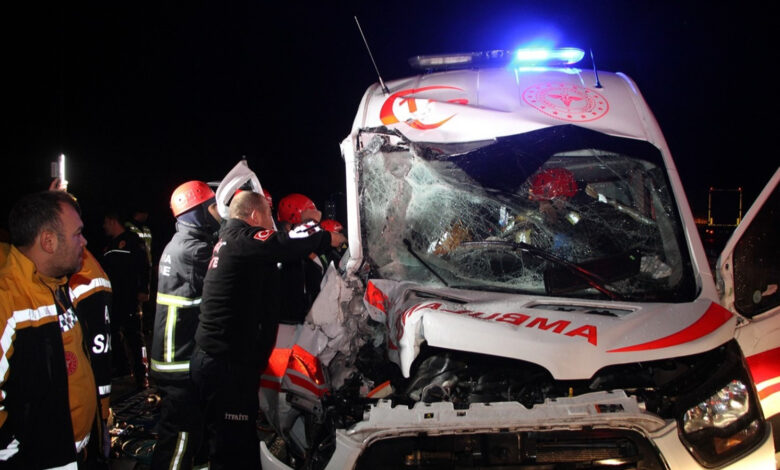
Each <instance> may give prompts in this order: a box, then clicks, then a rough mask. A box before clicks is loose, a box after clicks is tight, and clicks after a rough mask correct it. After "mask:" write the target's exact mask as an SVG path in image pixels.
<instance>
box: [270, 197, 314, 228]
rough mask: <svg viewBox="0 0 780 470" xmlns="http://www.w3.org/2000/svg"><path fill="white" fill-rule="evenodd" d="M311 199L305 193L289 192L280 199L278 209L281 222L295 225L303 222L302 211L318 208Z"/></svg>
mask: <svg viewBox="0 0 780 470" xmlns="http://www.w3.org/2000/svg"><path fill="white" fill-rule="evenodd" d="M316 209H317V206H315V205H314V203H313V202H312V200H311V199H309V198H308V197H306V196H304V195H303V194H297V193H293V194H288V195H287V196H285V197H283V198H282V200H281V201H279V207H278V208H277V211H278V213H279V220H280V221H281V222H288V223H291V224H293V225H297V224H300V223H301V212H303V211H305V210H316Z"/></svg>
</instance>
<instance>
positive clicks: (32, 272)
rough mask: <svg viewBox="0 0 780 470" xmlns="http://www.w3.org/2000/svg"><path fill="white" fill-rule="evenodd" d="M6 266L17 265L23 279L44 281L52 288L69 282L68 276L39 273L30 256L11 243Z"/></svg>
mask: <svg viewBox="0 0 780 470" xmlns="http://www.w3.org/2000/svg"><path fill="white" fill-rule="evenodd" d="M6 266H7V267H11V268H13V267H14V266H16V267H17V268H18V269H19V271H20V272H21V273H22V277H23V279H25V280H30V281H32V282H36V281H37V282H40V283H43V284H45V285H47V286H49V287H50V288H52V289H56V288H57V287H59V286H61V285H63V284H65V283H66V282H68V278H67V277H66V276H62V277H58V278H55V277H49V276H44V275H43V274H41V273H39V272H38V269H37V268H36V267H35V263H33V262H32V260H31V259H30V258H28V257H27V256H25V255H24V253H22V252H21V251H19V249H18V248H16V247H15V246H13V245H11V251H9V253H8V262H7V264H6Z"/></svg>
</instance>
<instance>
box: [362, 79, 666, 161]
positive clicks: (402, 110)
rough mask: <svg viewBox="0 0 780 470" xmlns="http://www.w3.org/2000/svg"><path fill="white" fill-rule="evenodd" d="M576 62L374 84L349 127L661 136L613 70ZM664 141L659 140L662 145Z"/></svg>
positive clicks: (443, 135) (418, 133)
mask: <svg viewBox="0 0 780 470" xmlns="http://www.w3.org/2000/svg"><path fill="white" fill-rule="evenodd" d="M598 82H599V84H600V86H597V77H596V74H595V73H594V72H593V71H592V70H583V69H575V68H527V69H522V68H515V69H512V68H507V67H503V68H484V69H476V70H451V71H444V72H435V73H428V74H421V75H416V76H412V77H408V78H404V79H400V80H394V81H390V82H388V83H387V88H388V93H385V92H383V90H382V89H381V87H380V86H379V85H378V84H375V85H374V86H372V87H370V88H369V89H368V91H367V92H366V94H365V96H364V97H363V102H362V104H361V108H360V110H361V111H360V112H359V113H358V115H357V117H356V119H355V122H354V126H353V129H355V130H357V129H359V128H372V127H379V126H387V127H390V128H393V129H395V130H397V131H399V132H401V133H403V134H404V135H405V136H406V137H407V138H409V139H410V140H413V141H423V142H468V141H478V140H487V139H492V138H495V137H500V136H506V135H514V134H520V133H524V132H529V131H532V130H537V129H541V128H545V127H551V126H558V125H564V124H573V125H577V126H582V127H586V128H589V129H593V130H596V131H599V132H603V133H606V134H610V135H616V136H621V137H629V138H635V139H640V140H647V141H649V142H651V143H656V144H658V143H660V142H661V141H662V140H663V137H662V135H661V133H660V130H659V129H658V125H657V123H656V121H655V118H654V117H653V116H652V113H651V112H650V110H649V108H648V107H647V105H646V104H645V101H644V99H643V98H642V96H641V94H640V92H639V91H638V89H637V87H636V85H635V84H634V82H633V81H632V80H631V79H630V78H628V77H627V76H625V75H624V74H620V73H609V72H599V73H598ZM664 145H665V144H662V145H659V146H664Z"/></svg>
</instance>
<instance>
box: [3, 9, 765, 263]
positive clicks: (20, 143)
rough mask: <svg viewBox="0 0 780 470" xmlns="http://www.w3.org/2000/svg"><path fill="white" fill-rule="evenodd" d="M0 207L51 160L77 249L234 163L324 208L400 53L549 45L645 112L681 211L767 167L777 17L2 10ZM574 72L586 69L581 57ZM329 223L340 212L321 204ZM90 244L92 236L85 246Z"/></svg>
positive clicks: (755, 184)
mask: <svg viewBox="0 0 780 470" xmlns="http://www.w3.org/2000/svg"><path fill="white" fill-rule="evenodd" d="M2 9H3V13H2V15H0V18H1V19H0V21H1V24H0V27H1V28H2V38H3V44H4V46H3V51H4V53H3V56H2V58H1V59H0V60H2V63H3V67H2V75H3V78H4V80H3V81H4V82H5V85H4V93H3V100H2V102H3V104H2V111H3V112H2V115H3V123H2V127H3V130H4V132H3V134H4V137H3V138H2V139H1V140H0V155H2V161H3V166H4V169H3V175H4V177H3V184H2V185H1V186H2V195H0V201H2V210H1V211H0V217H1V218H0V226H1V225H5V221H6V219H7V212H8V209H9V207H10V205H11V204H12V203H13V201H15V200H16V199H17V198H18V197H19V196H20V195H22V194H24V193H26V192H31V191H34V190H38V189H45V188H46V187H47V186H48V183H49V181H50V162H51V161H53V160H55V159H56V157H57V156H58V155H59V154H60V153H65V154H66V155H67V157H68V172H69V176H68V179H69V181H70V188H69V189H70V191H71V192H72V193H74V194H75V195H76V196H77V197H78V198H79V200H80V202H81V204H82V206H83V210H84V219H85V222H86V224H87V229H86V231H87V236H88V239H89V240H90V242H91V248H92V249H93V250H94V251H99V249H100V247H102V243H103V239H102V230H101V229H100V225H101V222H102V214H103V211H104V210H105V209H106V208H108V207H118V208H120V209H122V208H129V207H131V206H135V205H138V206H141V207H146V208H147V209H148V210H149V211H150V213H151V219H150V225H151V227H152V229H153V231H154V233H155V239H156V247H157V250H159V249H161V247H162V246H164V244H165V243H166V242H167V241H168V239H169V238H170V235H171V233H172V231H173V218H172V216H171V215H170V211H169V208H168V201H169V198H170V194H171V191H172V190H173V189H174V188H175V187H176V186H177V185H179V184H180V183H182V182H184V181H187V180H190V179H201V180H207V181H209V180H218V179H220V178H221V177H222V176H224V174H225V173H226V172H227V171H228V170H229V169H230V168H232V167H233V165H234V164H235V163H236V162H237V161H238V160H239V159H240V158H241V157H242V156H246V158H247V160H248V163H249V165H250V167H251V168H252V169H253V170H255V172H256V173H257V174H258V176H259V177H260V180H261V182H262V184H263V185H264V187H266V188H267V189H268V190H270V191H271V193H272V194H273V195H274V198H275V200H276V201H278V200H279V199H280V198H281V197H282V196H284V195H285V194H288V193H290V192H302V193H305V194H307V195H309V196H310V197H311V198H312V199H314V200H315V202H317V203H318V205H319V206H320V207H321V208H322V206H323V204H324V201H325V199H326V198H328V197H329V196H333V195H335V197H336V198H339V197H341V196H340V195H339V193H343V191H344V173H343V169H344V167H343V162H342V160H341V157H340V153H339V148H338V144H339V142H340V141H341V140H342V139H343V138H344V137H346V136H347V134H348V133H349V131H350V128H351V125H352V120H353V118H354V116H355V113H356V111H357V106H358V104H359V101H360V98H361V96H362V94H363V93H364V91H365V90H366V88H367V87H368V86H369V85H371V84H372V83H373V82H375V81H376V75H375V73H374V70H373V67H372V65H371V62H370V59H369V57H368V54H367V53H366V51H365V48H364V46H363V43H362V40H361V38H360V35H359V33H358V30H357V28H356V26H355V22H354V19H353V16H354V15H357V16H358V17H359V19H360V21H361V25H362V27H363V30H364V32H365V33H366V35H367V38H368V40H369V42H370V45H371V47H372V50H373V53H374V57H375V58H376V60H377V62H378V65H379V68H380V71H381V73H382V75H383V78H384V79H385V80H386V81H387V80H390V79H394V78H400V77H403V76H406V75H411V74H412V73H413V72H412V71H411V70H410V68H409V67H408V65H407V59H408V57H410V56H412V55H417V54H432V53H443V52H463V51H478V50H491V49H512V48H514V47H517V46H520V45H522V44H523V43H524V42H525V41H528V40H531V39H534V38H537V37H540V36H542V37H547V38H552V39H557V43H558V44H559V45H561V46H575V47H581V48H584V49H585V50H588V49H591V48H592V49H593V51H594V54H595V56H596V62H597V65H598V67H599V69H602V70H609V71H621V72H624V73H626V74H628V75H629V76H630V77H632V78H633V79H634V80H635V81H636V82H637V84H638V86H639V88H640V90H641V91H642V93H643V94H644V96H645V98H646V99H647V101H648V102H649V104H650V107H651V108H652V109H653V112H654V113H655V115H656V118H657V119H658V121H659V123H660V125H661V128H662V129H663V131H664V133H665V135H666V138H667V141H668V143H669V146H670V148H671V150H672V154H673V156H674V158H675V161H676V162H677V166H678V170H679V172H680V177H681V179H682V182H683V185H684V186H685V190H686V193H687V195H688V198H689V200H690V202H691V205H692V207H693V209H694V212H695V213H696V214H697V215H701V216H705V215H706V211H707V193H708V188H709V187H710V186H713V187H716V188H736V187H743V188H744V200H745V201H744V204H745V209H747V207H748V206H749V204H750V202H752V200H753V199H754V198H755V196H756V195H757V194H758V192H759V191H760V190H761V188H762V187H763V185H764V184H765V183H766V182H767V181H768V179H769V177H770V176H771V174H772V172H773V171H774V169H776V168H777V166H778V161H780V159H778V157H777V155H776V153H775V150H774V142H775V139H776V135H777V133H778V132H777V130H776V125H775V124H776V122H777V118H776V114H777V110H778V96H780V93H779V92H778V86H777V85H776V83H775V78H774V77H775V75H776V74H774V73H773V72H770V70H773V69H774V68H776V62H777V58H778V57H777V56H778V54H777V51H776V49H775V48H774V46H776V45H777V43H778V41H777V39H776V38H777V29H778V27H777V25H776V24H775V23H776V21H775V19H774V15H772V14H770V11H769V7H768V6H763V5H762V4H761V3H759V2H754V1H747V2H744V1H743V2H731V3H721V2H691V1H685V2H660V1H646V0H640V1H554V2H553V1H536V2H528V1H514V2H495V1H486V2H463V1H450V2H422V3H420V2H368V1H367V2H353V3H350V2H341V3H336V2H317V3H313V4H309V3H304V2H288V3H285V4H283V5H281V4H268V3H267V2H261V1H259V0H257V1H252V2H233V1H221V2H197V1H192V2H182V3H180V4H171V3H163V4H159V3H145V2H141V3H139V2H79V3H78V4H67V5H66V4H65V2H60V3H59V4H38V3H25V4H24V5H16V6H13V7H9V6H3V7H2ZM582 66H583V67H589V66H590V64H589V61H585V62H583V64H582ZM339 217H340V218H341V219H342V222H343V221H344V218H345V214H339ZM95 245H97V246H95Z"/></svg>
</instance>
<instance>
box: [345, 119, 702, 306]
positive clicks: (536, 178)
mask: <svg viewBox="0 0 780 470" xmlns="http://www.w3.org/2000/svg"><path fill="white" fill-rule="evenodd" d="M360 141H361V144H362V146H363V148H362V150H361V151H360V152H359V155H358V157H359V162H360V163H359V164H360V165H361V167H360V211H361V223H362V231H363V235H364V250H365V253H364V254H365V257H366V259H367V260H368V262H369V264H370V266H371V268H372V271H373V272H372V275H373V276H376V277H381V278H388V279H394V280H410V281H417V282H421V283H433V284H441V285H447V286H450V287H459V288H468V289H481V290H495V291H504V292H517V293H530V294H542V295H562V296H573V297H600V296H603V295H604V294H605V293H607V294H610V293H614V296H613V295H611V294H610V297H612V298H625V299H634V300H647V301H683V300H689V299H691V298H692V297H693V296H694V295H695V283H694V280H693V274H692V269H691V263H690V260H689V257H688V254H687V250H686V249H685V241H684V236H683V229H682V226H681V224H680V218H679V216H678V214H677V210H676V206H675V204H674V201H673V196H672V192H671V190H670V188H669V184H668V181H667V178H666V174H665V172H664V169H663V164H662V161H661V155H660V152H659V150H658V149H657V148H656V147H654V146H652V145H650V144H649V143H647V142H642V141H637V140H633V139H625V138H619V137H612V136H607V135H605V134H601V133H598V132H594V131H590V130H587V129H583V128H579V127H576V126H558V127H552V128H547V129H542V130H538V131H534V132H529V133H525V134H520V135H516V136H510V137H504V138H498V139H495V140H490V141H483V142H471V143H458V144H431V143H429V144H425V143H412V142H409V141H407V140H405V139H404V138H403V137H402V136H400V135H396V134H393V133H392V132H390V131H387V130H384V129H378V130H372V131H368V130H366V131H363V133H362V134H361V137H360Z"/></svg>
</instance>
